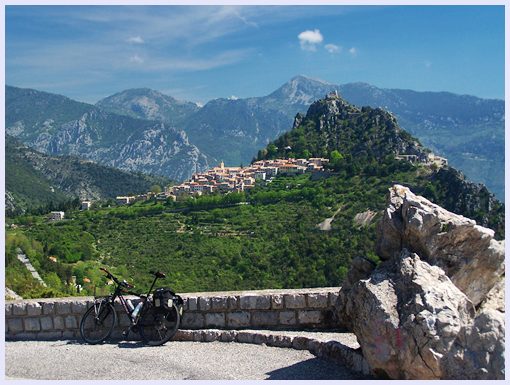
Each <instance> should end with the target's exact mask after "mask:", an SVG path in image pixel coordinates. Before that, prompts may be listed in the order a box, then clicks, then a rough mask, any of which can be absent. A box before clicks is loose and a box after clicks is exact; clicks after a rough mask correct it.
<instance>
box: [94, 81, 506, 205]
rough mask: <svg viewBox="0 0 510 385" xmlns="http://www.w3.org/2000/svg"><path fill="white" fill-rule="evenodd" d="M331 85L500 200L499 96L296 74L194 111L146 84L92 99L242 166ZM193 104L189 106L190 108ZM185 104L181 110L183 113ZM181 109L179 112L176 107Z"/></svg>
mask: <svg viewBox="0 0 510 385" xmlns="http://www.w3.org/2000/svg"><path fill="white" fill-rule="evenodd" d="M334 90H338V91H339V92H340V93H341V94H342V95H343V97H344V98H345V99H346V100H348V101H349V102H350V103H352V104H354V105H357V106H370V107H372V108H383V109H385V110H387V111H391V112H392V113H393V114H394V115H395V116H396V117H397V118H398V120H399V122H400V125H401V126H402V127H403V128H405V130H406V131H408V132H409V133H410V134H412V135H414V136H415V137H417V138H418V139H419V140H420V141H421V143H423V144H424V145H425V146H427V147H428V148H430V149H431V150H432V151H434V152H435V153H436V154H438V155H441V156H444V157H446V158H448V161H449V164H450V165H452V166H453V167H455V168H457V169H459V170H462V172H463V173H464V174H465V175H467V177H468V178H469V179H470V180H472V181H475V182H481V183H484V184H485V185H487V186H488V188H489V190H490V191H492V192H493V193H495V194H496V196H497V197H498V199H500V200H504V101H502V100H489V99H481V98H477V97H474V96H467V95H456V94H452V93H447V92H416V91H411V90H399V89H385V88H378V87H375V86H372V85H369V84H366V83H349V84H340V85H339V84H332V83H327V82H324V81H321V80H317V79H311V78H308V77H305V76H296V77H294V78H292V79H290V80H289V81H288V82H286V83H285V84H283V85H282V86H281V87H279V88H278V89H277V90H275V91H273V92H272V93H270V94H269V95H267V96H260V97H251V98H245V99H235V98H232V99H216V100H211V101H210V102H208V103H206V104H205V106H204V107H203V108H197V107H196V105H194V104H192V103H189V102H188V103H186V102H179V103H180V104H176V101H175V99H173V98H171V97H165V96H164V95H161V94H160V93H158V92H156V91H152V90H148V89H142V90H127V91H125V92H121V93H119V94H116V95H114V96H112V97H109V98H106V99H104V100H103V101H100V102H98V105H101V106H104V107H105V108H106V107H107V108H108V109H110V110H111V111H115V112H118V113H123V114H127V115H129V116H136V117H142V118H146V119H147V118H154V119H160V120H162V121H163V122H166V123H168V124H171V125H174V124H175V125H177V126H178V127H179V128H180V129H183V130H184V131H186V133H187V134H188V136H189V138H190V141H191V142H192V143H194V144H196V145H197V147H198V148H199V149H200V151H202V152H203V153H206V154H207V155H208V156H209V157H210V158H211V161H210V164H213V163H216V162H219V161H220V160H224V161H225V162H226V163H227V164H230V165H239V164H241V163H243V164H248V163H249V162H250V161H251V160H252V158H253V157H254V156H255V155H256V153H257V151H258V150H259V149H260V148H262V147H265V146H266V145H267V144H268V143H269V142H270V141H272V140H274V139H276V138H277V137H278V136H280V135H281V134H282V133H284V132H287V131H288V130H289V129H290V128H291V127H292V121H293V118H294V116H295V115H296V113H298V112H300V113H305V112H306V111H307V110H308V107H309V106H310V105H311V104H312V103H313V102H314V101H316V100H318V99H321V98H322V97H323V96H324V95H326V94H327V93H329V92H330V91H334ZM195 108H196V110H194V109H195ZM183 109H184V110H183ZM183 111H185V112H183Z"/></svg>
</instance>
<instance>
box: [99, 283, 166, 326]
mask: <svg viewBox="0 0 510 385" xmlns="http://www.w3.org/2000/svg"><path fill="white" fill-rule="evenodd" d="M157 280H158V277H154V281H152V285H151V287H150V289H149V291H148V292H147V294H146V295H145V296H144V295H143V294H142V295H140V294H137V293H133V292H131V291H126V293H127V294H132V295H136V296H137V297H140V300H141V301H143V302H144V303H145V301H147V300H148V299H149V295H150V293H151V292H152V289H153V288H154V285H155V284H156V281H157ZM117 298H119V301H120V303H121V304H122V307H123V309H124V312H125V313H126V315H127V317H128V318H129V321H130V322H131V325H133V326H134V325H136V324H137V322H138V320H139V319H140V318H141V317H137V318H136V319H133V318H132V317H131V313H132V312H133V311H132V310H130V309H129V307H128V305H127V300H126V299H125V298H124V295H123V290H122V288H121V286H120V284H117V287H116V288H115V291H114V292H113V294H111V295H109V296H107V297H106V300H107V301H108V302H109V303H111V304H112V305H114V306H115V299H117ZM102 304H103V301H99V302H98V301H97V298H96V300H95V301H94V309H95V310H94V311H95V313H96V315H98V314H99V312H100V310H101V305H102ZM96 306H97V307H96ZM144 308H145V306H144V307H142V311H143V310H144ZM141 313H142V312H140V313H139V314H141Z"/></svg>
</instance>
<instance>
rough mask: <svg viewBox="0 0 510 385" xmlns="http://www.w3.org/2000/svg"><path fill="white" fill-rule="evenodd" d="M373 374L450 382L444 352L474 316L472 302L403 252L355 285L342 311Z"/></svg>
mask: <svg viewBox="0 0 510 385" xmlns="http://www.w3.org/2000/svg"><path fill="white" fill-rule="evenodd" d="M344 311H345V312H346V314H347V315H348V316H349V318H350V319H352V320H354V321H353V322H352V323H351V324H352V329H353V332H354V333H355V334H356V337H357V338H358V341H359V343H360V346H361V349H362V351H363V355H364V357H365V359H366V360H367V362H368V364H369V365H370V367H371V369H372V371H373V372H374V373H375V374H379V375H381V376H383V377H389V378H392V379H424V380H426V379H444V378H459V373H453V377H449V375H450V374H449V372H448V370H447V363H448V362H449V352H451V351H455V352H460V351H465V348H464V346H462V345H461V343H462V341H461V337H462V336H463V334H464V333H466V331H467V330H468V329H470V326H471V324H470V323H471V321H472V319H473V317H474V315H475V308H474V306H473V304H472V303H471V301H470V300H469V299H468V298H467V297H466V296H465V295H464V294H463V293H462V292H461V291H460V290H459V289H458V288H457V287H456V286H455V285H453V283H452V282H451V280H450V279H449V278H448V277H447V276H446V274H445V273H444V271H443V270H442V269H440V268H438V267H437V266H430V265H429V264H428V263H426V262H424V261H422V260H421V259H420V258H419V256H418V255H417V254H414V253H410V252H409V251H407V250H404V251H403V252H402V253H401V255H400V256H399V257H397V258H395V259H393V260H391V261H387V262H384V263H382V264H381V265H380V266H379V267H377V269H376V270H374V272H373V273H372V275H371V276H370V278H369V279H366V280H360V281H358V282H357V283H356V284H355V285H354V286H353V287H352V288H351V290H350V295H349V296H348V298H347V301H346V303H345V306H344Z"/></svg>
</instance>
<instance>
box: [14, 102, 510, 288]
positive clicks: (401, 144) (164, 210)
mask: <svg viewBox="0 0 510 385" xmlns="http://www.w3.org/2000/svg"><path fill="white" fill-rule="evenodd" d="M402 154H405V155H407V156H411V155H413V156H416V157H417V158H423V159H426V158H427V155H428V154H430V150H428V149H427V148H425V147H423V146H422V145H421V144H420V142H419V141H418V140H417V139H416V138H413V137H412V136H411V135H409V134H408V133H407V132H406V131H404V130H403V129H402V128H401V127H400V126H399V125H398V123H397V120H396V118H395V117H394V116H393V115H392V114H390V113H388V112H386V111H384V110H382V109H377V108H376V109H373V108H370V107H363V108H358V107H356V106H354V105H352V104H350V103H348V102H347V101H345V100H344V99H342V98H340V97H338V96H337V95H333V96H328V97H327V98H324V99H321V100H319V101H317V102H315V103H313V104H312V106H311V107H310V108H309V109H308V112H307V114H306V115H300V116H298V117H297V118H296V119H295V123H294V127H293V128H292V130H291V131H290V132H288V133H286V134H284V135H282V136H281V137H279V138H278V139H276V140H275V141H274V142H271V143H269V145H268V146H267V147H266V148H265V149H263V150H261V151H259V154H258V157H259V160H264V159H268V160H269V159H277V158H288V157H291V156H295V157H298V158H299V157H304V158H306V157H308V156H310V157H324V158H326V157H327V158H328V159H329V160H330V161H329V162H328V164H327V166H326V167H327V168H328V170H329V173H326V174H325V175H322V176H319V177H315V176H314V174H302V175H297V176H285V175H279V176H277V177H276V178H274V179H273V181H272V182H271V183H269V184H260V185H255V186H254V187H253V188H251V189H249V190H247V191H240V192H231V193H229V194H225V195H218V194H204V195H202V196H195V197H192V196H190V197H188V198H187V199H183V200H179V201H174V200H173V199H167V200H166V201H157V200H155V199H154V200H147V201H141V202H136V203H134V204H132V205H129V206H121V207H116V206H112V207H103V208H96V209H94V210H90V211H76V210H70V211H68V212H67V213H66V219H65V220H63V221H58V222H51V223H50V222H48V221H47V219H46V218H45V217H44V216H37V215H35V216H34V215H25V216H18V217H15V218H12V219H9V220H8V222H7V225H8V231H7V238H6V255H7V259H6V285H7V286H8V287H9V288H11V289H13V290H14V291H15V292H16V293H18V294H21V295H22V296H23V297H25V298H30V297H37V296H43V297H44V296H60V295H76V294H78V293H76V291H75V289H74V288H73V286H72V285H71V284H70V282H76V283H78V284H79V285H81V287H82V288H83V290H82V291H81V292H80V293H79V294H80V295H87V294H90V293H93V292H94V290H96V292H103V291H108V287H107V282H106V281H105V279H104V277H102V275H101V274H100V272H99V270H98V268H99V267H100V266H103V265H106V266H108V267H109V268H110V269H111V270H112V272H114V273H115V274H117V275H119V276H122V277H124V278H126V279H128V280H130V281H132V282H134V283H135V285H137V287H139V288H146V286H147V285H148V284H149V282H148V281H146V280H147V273H146V272H147V271H148V270H150V269H161V270H164V271H166V272H167V274H168V277H169V279H168V282H169V283H170V284H171V286H172V287H173V288H174V289H175V290H176V291H187V292H196V291H218V290H231V289H236V290H240V289H263V288H298V287H318V286H334V285H338V283H339V282H342V280H343V279H344V278H345V275H346V273H347V270H348V266H349V264H350V261H351V260H352V259H353V258H354V257H356V256H365V257H368V258H370V259H372V260H373V261H374V262H377V261H378V257H377V255H376V254H375V251H374V250H375V239H376V236H375V233H376V224H377V222H378V218H380V216H381V213H382V210H383V209H384V207H385V205H386V202H385V196H386V193H387V191H388V188H389V187H390V186H392V185H393V184H395V183H399V184H404V185H406V186H410V187H411V189H412V190H413V191H414V192H415V193H418V194H422V195H424V196H425V197H427V198H428V199H430V200H432V201H434V202H436V203H438V204H441V205H443V206H444V207H446V208H447V209H449V210H451V211H454V212H456V213H458V214H462V215H465V216H468V217H470V218H474V219H476V221H477V222H478V223H480V224H482V225H484V226H487V227H490V228H492V229H494V230H495V232H496V236H497V237H498V239H501V237H503V232H504V206H503V205H502V204H501V203H499V202H498V201H497V200H496V199H495V198H494V197H493V196H492V194H490V192H489V191H488V190H487V189H486V188H485V187H483V186H480V185H476V184H473V183H470V182H469V181H467V180H465V178H464V177H463V176H462V174H460V173H458V172H457V171H456V170H455V169H453V168H451V167H449V166H444V167H438V166H437V165H436V166H435V165H434V164H426V163H419V162H418V163H411V162H409V161H408V160H405V159H397V157H398V156H399V155H402ZM339 209H340V210H339ZM368 212H369V213H371V214H370V216H371V220H366V221H360V218H361V217H363V216H364V215H366V213H368ZM335 214H336V215H335ZM328 218H334V219H333V220H331V221H330V223H329V224H330V226H331V227H330V230H329V231H321V230H320V229H319V228H318V226H317V225H318V224H319V223H321V222H323V221H324V220H326V219H328ZM18 248H21V249H22V250H23V251H24V252H25V254H26V255H27V256H28V258H29V259H30V261H31V263H32V265H33V266H34V267H35V268H36V269H37V270H38V271H39V273H40V275H41V276H42V278H43V280H44V281H45V282H46V283H47V284H48V287H47V288H44V287H41V286H40V285H38V284H37V282H34V281H33V279H32V278H31V277H30V276H27V274H26V272H25V271H24V270H23V266H20V262H19V261H18V260H17V258H16V256H15V254H16V250H17V249H18ZM73 277H74V278H73Z"/></svg>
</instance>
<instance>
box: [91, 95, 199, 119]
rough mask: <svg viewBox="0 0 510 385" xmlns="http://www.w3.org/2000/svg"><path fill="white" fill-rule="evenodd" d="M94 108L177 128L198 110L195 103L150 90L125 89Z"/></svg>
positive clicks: (98, 103) (101, 101) (103, 100)
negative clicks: (162, 122)
mask: <svg viewBox="0 0 510 385" xmlns="http://www.w3.org/2000/svg"><path fill="white" fill-rule="evenodd" d="M96 106H98V107H100V108H102V109H105V110H107V111H110V112H114V113H116V114H121V115H127V116H131V117H134V118H140V119H148V120H159V121H164V122H167V123H169V124H171V125H172V126H178V125H179V124H180V123H181V122H182V121H183V120H184V119H185V118H186V117H188V116H189V115H190V114H192V113H193V112H195V111H196V110H197V109H199V108H200V107H199V106H198V105H197V104H196V103H193V102H188V101H183V100H178V99H176V98H174V97H172V96H169V95H165V94H163V93H162V92H160V91H156V90H153V89H151V88H131V89H127V90H124V91H121V92H118V93H116V94H114V95H111V96H108V97H106V98H104V99H102V100H100V101H98V102H97V103H96Z"/></svg>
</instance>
